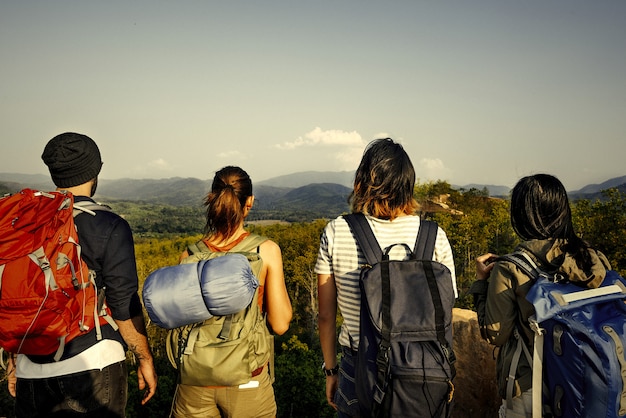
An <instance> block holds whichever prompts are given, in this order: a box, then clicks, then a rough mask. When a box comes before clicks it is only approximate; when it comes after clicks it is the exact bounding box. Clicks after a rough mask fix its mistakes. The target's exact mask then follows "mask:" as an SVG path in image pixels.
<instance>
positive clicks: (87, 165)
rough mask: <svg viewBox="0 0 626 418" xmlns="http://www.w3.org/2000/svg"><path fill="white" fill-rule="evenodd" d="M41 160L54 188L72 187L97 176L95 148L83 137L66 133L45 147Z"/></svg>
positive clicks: (98, 151)
mask: <svg viewBox="0 0 626 418" xmlns="http://www.w3.org/2000/svg"><path fill="white" fill-rule="evenodd" d="M41 159H42V160H43V162H44V163H45V164H46V165H47V166H48V170H49V171H50V176H51V177H52V181H53V182H54V184H55V185H56V186H57V187H60V188H64V187H74V186H78V185H81V184H84V183H87V182H88V181H90V180H92V179H95V178H96V177H98V174H99V173H100V170H101V169H102V159H101V158H100V150H99V149H98V145H96V143H95V142H94V141H93V139H91V138H89V137H88V136H86V135H82V134H78V133H74V132H66V133H63V134H60V135H57V136H55V137H54V138H52V139H51V140H50V141H48V143H47V144H46V147H45V148H44V150H43V154H42V155H41Z"/></svg>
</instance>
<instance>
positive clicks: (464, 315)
mask: <svg viewBox="0 0 626 418" xmlns="http://www.w3.org/2000/svg"><path fill="white" fill-rule="evenodd" d="M453 332H454V352H455V354H456V358H457V361H456V371H457V373H456V378H455V379H454V385H455V392H454V399H455V404H454V409H453V412H452V417H453V418H491V417H497V416H498V408H499V407H500V404H501V400H500V397H499V395H498V389H497V386H496V372H495V370H496V369H495V358H494V356H495V353H494V347H493V346H491V345H490V344H489V343H487V342H486V341H485V340H483V339H482V338H481V337H480V330H479V328H478V319H477V316H476V312H474V311H471V310H467V309H457V308H455V309H454V311H453Z"/></svg>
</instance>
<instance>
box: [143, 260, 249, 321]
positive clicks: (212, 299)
mask: <svg viewBox="0 0 626 418" xmlns="http://www.w3.org/2000/svg"><path fill="white" fill-rule="evenodd" d="M258 287H259V280H258V279H257V277H256V276H255V275H254V273H252V269H251V268H250V263H249V262H248V259H247V258H246V256H244V255H242V254H227V255H224V256H221V257H216V258H212V259H210V260H202V261H199V262H197V263H189V264H179V265H176V266H170V267H163V268H160V269H158V270H155V271H153V272H152V273H150V274H149V275H148V277H147V278H146V281H145V282H144V285H143V292H142V297H143V303H144V306H145V308H146V311H147V312H148V316H149V317H150V320H152V322H154V323H155V324H156V325H158V326H159V327H161V328H166V329H172V328H178V327H181V326H183V325H188V324H193V323H196V322H202V321H204V320H206V319H209V318H211V317H212V316H222V315H230V314H234V313H236V312H239V311H240V310H242V309H243V308H245V307H246V306H248V305H249V304H250V302H251V301H252V298H253V297H254V292H255V291H256V289H257V288H258Z"/></svg>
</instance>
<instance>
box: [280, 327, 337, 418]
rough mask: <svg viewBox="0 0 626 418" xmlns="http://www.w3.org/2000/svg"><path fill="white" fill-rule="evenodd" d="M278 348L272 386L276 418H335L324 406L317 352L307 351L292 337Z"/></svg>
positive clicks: (323, 391) (323, 379) (324, 400)
mask: <svg viewBox="0 0 626 418" xmlns="http://www.w3.org/2000/svg"><path fill="white" fill-rule="evenodd" d="M281 348H282V353H281V354H280V355H278V356H276V360H275V365H276V381H275V382H274V392H275V394H276V403H277V405H278V414H277V415H278V417H290V418H291V417H334V416H335V411H334V409H333V408H331V407H330V406H329V405H328V404H327V403H326V395H325V393H326V379H325V378H324V375H323V374H322V371H321V369H320V364H321V360H320V358H321V356H320V354H319V352H315V351H313V350H310V349H309V347H308V346H307V344H305V343H303V342H301V341H300V340H298V337H297V336H295V335H294V336H292V337H291V338H290V339H289V340H288V341H287V342H284V343H283V344H282V345H281Z"/></svg>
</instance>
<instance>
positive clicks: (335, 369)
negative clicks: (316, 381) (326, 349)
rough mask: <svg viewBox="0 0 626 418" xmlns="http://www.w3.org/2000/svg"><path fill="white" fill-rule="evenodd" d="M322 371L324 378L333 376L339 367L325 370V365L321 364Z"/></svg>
mask: <svg viewBox="0 0 626 418" xmlns="http://www.w3.org/2000/svg"><path fill="white" fill-rule="evenodd" d="M322 370H324V374H325V375H326V376H334V375H336V374H337V373H339V365H336V366H335V367H333V368H332V369H327V368H326V363H322Z"/></svg>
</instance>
